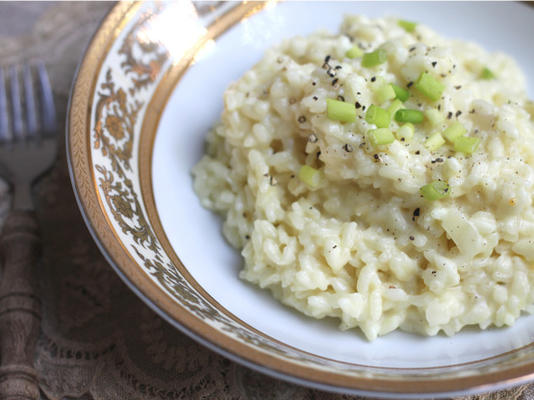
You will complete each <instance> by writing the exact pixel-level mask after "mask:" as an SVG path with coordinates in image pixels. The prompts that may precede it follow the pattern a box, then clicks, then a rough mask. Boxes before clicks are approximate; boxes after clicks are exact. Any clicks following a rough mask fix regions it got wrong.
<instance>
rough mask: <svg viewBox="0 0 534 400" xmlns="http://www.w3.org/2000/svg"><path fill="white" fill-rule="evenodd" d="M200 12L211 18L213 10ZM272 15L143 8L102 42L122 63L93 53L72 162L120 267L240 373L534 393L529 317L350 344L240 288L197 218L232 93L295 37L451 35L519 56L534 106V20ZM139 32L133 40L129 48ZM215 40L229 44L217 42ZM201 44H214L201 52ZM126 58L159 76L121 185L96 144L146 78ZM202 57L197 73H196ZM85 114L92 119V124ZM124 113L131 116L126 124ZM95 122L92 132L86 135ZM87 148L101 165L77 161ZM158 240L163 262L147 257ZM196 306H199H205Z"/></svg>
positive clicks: (477, 12) (500, 6) (232, 262)
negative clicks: (367, 28) (382, 21)
mask: <svg viewBox="0 0 534 400" xmlns="http://www.w3.org/2000/svg"><path fill="white" fill-rule="evenodd" d="M197 7H200V8H201V10H200V11H202V7H204V8H206V7H208V4H206V3H198V4H197ZM262 7H263V5H260V4H258V3H256V4H254V3H253V4H250V3H249V4H248V5H244V6H243V5H239V6H236V4H235V3H233V4H223V5H222V6H221V5H220V6H219V7H218V8H215V10H211V11H209V10H208V12H206V13H204V14H203V15H202V17H201V18H197V17H196V16H195V13H194V11H193V8H192V7H191V5H190V3H188V2H185V1H184V2H179V3H174V4H165V5H163V6H158V5H154V4H152V3H145V4H144V5H143V6H141V7H138V8H136V9H134V10H132V9H131V8H128V7H126V6H124V5H123V6H118V7H117V8H116V9H115V10H114V11H112V13H111V15H110V17H113V16H114V19H113V18H110V17H108V20H106V21H105V22H104V24H103V26H102V28H101V29H100V31H99V32H98V33H97V35H96V37H95V40H97V39H98V38H99V36H98V35H99V33H100V34H101V33H102V32H107V31H106V27H107V28H108V31H115V32H117V31H118V36H117V37H116V38H114V39H113V41H112V42H111V44H110V45H109V49H105V46H103V45H100V46H98V47H96V48H95V46H94V45H95V42H93V44H92V46H93V47H92V48H91V47H90V48H89V50H88V54H87V56H86V58H85V60H84V63H83V64H82V66H81V67H80V68H81V69H80V74H79V76H78V81H77V83H76V85H77V86H75V87H74V90H73V100H72V107H71V110H70V115H69V118H70V119H69V124H70V132H69V134H70V142H69V146H70V147H69V151H70V162H71V167H72V173H73V181H74V186H75V189H76V191H77V194H78V197H79V200H80V205H81V208H82V211H84V213H85V215H86V218H87V220H88V224H89V226H90V228H91V229H92V231H93V233H94V235H95V238H96V240H97V242H99V244H100V245H101V248H102V249H103V251H104V253H105V254H106V255H107V256H108V259H109V260H110V262H111V264H112V265H114V266H115V268H116V269H117V270H118V271H119V273H120V275H121V276H122V277H123V278H124V279H125V281H127V282H128V283H129V284H130V286H132V287H133V288H134V290H135V291H136V292H137V293H138V294H139V295H140V296H141V297H142V298H143V299H144V300H145V301H146V302H147V303H149V304H151V305H152V306H153V307H154V308H155V309H156V310H157V311H158V312H159V313H161V314H162V315H164V316H165V317H166V318H167V319H168V320H170V321H171V322H172V323H173V324H175V325H176V326H179V327H181V328H182V329H185V330H186V331H187V332H188V333H189V334H191V335H192V336H194V337H196V338H197V339H198V340H200V341H202V342H203V343H205V344H208V345H210V346H211V347H213V348H214V349H216V350H218V351H221V352H224V353H225V354H226V355H229V356H231V357H232V358H234V359H238V360H240V361H241V362H244V363H245V364H247V365H250V366H253V367H254V366H255V367H256V368H258V369H260V370H262V371H265V372H268V373H271V374H275V375H277V376H282V377H284V378H287V379H291V380H293V381H298V382H302V383H307V384H311V385H314V386H319V387H321V388H326V389H331V390H341V391H347V392H352V393H362V392H365V393H375V394H377V393H381V394H382V395H393V394H394V393H396V395H399V394H401V393H402V394H404V395H406V396H411V397H413V396H414V394H420V395H424V396H428V395H429V394H431V393H434V394H437V395H446V394H448V393H451V392H455V393H467V392H474V391H480V390H488V389H489V388H490V386H487V385H491V387H492V388H494V389H496V388H499V387H502V386H505V385H509V384H512V383H514V382H518V381H519V380H526V379H527V378H529V375H530V374H532V373H534V363H533V362H532V360H531V358H532V356H533V355H534V354H533V351H532V350H533V348H532V347H533V346H532V343H533V342H534V316H523V317H521V318H520V319H519V320H518V321H517V323H516V324H515V325H514V326H513V327H512V328H507V329H489V330H487V331H480V330H478V329H468V330H464V331H462V332H461V333H459V334H457V335H455V336H454V337H446V336H436V337H431V338H425V337H421V336H417V335H412V334H407V333H403V332H395V333H393V334H390V335H387V336H386V337H383V338H379V339H378V340H376V341H374V342H372V343H369V342H367V341H366V340H365V339H364V338H363V336H362V335H361V334H360V333H359V331H357V330H350V331H345V332H341V331H339V330H338V329H337V327H336V326H337V323H336V322H335V321H333V320H322V321H317V320H314V319H311V318H307V317H305V316H302V315H301V314H299V313H296V312H294V311H293V310H291V309H289V308H287V307H284V306H283V305H281V304H280V303H278V302H277V301H275V300H273V299H272V298H271V296H270V295H269V294H268V293H267V292H265V291H262V290H260V289H258V288H256V287H253V286H251V285H249V284H247V283H245V282H243V281H241V280H240V279H238V277H237V275H238V271H239V269H240V268H241V265H242V259H241V256H240V255H239V253H238V251H236V250H234V249H233V248H231V247H230V246H229V245H228V244H227V242H226V241H225V240H224V238H223V236H222V233H221V220H220V219H219V218H218V217H217V216H215V215H214V214H213V213H211V212H209V211H207V210H205V209H203V208H202V207H201V206H200V203H199V201H198V198H197V197H196V195H195V193H194V192H193V190H192V180H191V175H190V171H191V168H192V167H193V165H195V163H196V162H197V161H198V160H199V159H200V157H201V156H202V153H203V142H204V138H205V136H206V133H207V131H208V130H209V129H210V128H211V126H212V125H213V124H214V123H216V122H217V120H218V119H219V117H220V113H221V112H222V106H223V103H222V95H223V92H224V90H225V88H226V87H227V86H228V84H229V83H230V82H232V81H234V80H236V79H238V78H239V77H240V76H241V75H242V74H243V73H244V72H245V71H246V70H248V69H249V68H250V67H252V66H253V65H254V64H255V63H256V62H257V61H259V60H260V58H261V57H262V54H263V52H264V51H265V50H266V49H267V48H268V47H270V46H271V45H274V44H276V43H278V42H280V41H281V40H282V39H284V38H287V37H290V36H294V35H298V34H300V35H305V34H308V33H311V32H313V31H315V30H317V29H322V28H326V29H328V30H330V31H332V32H337V30H338V27H339V25H340V23H341V21H342V17H343V15H344V14H347V13H353V14H365V15H368V16H372V17H380V16H386V15H394V16H399V17H402V18H405V19H409V20H416V21H420V22H424V23H425V24H426V25H428V26H430V27H431V28H434V29H435V30H436V31H438V32H440V33H441V34H442V35H444V36H447V37H450V38H459V39H464V40H470V41H476V42H478V43H479V44H481V45H482V46H483V47H485V48H486V49H488V50H490V51H503V52H506V53H508V54H510V55H511V56H513V57H514V58H515V59H516V60H517V61H518V62H519V64H520V66H521V67H522V68H523V70H524V71H525V74H526V75H527V78H531V77H532V78H531V79H528V82H529V86H528V90H529V93H530V95H531V97H532V95H533V94H534V71H533V70H532V67H531V66H532V65H534V52H533V51H531V50H530V49H531V48H532V46H531V43H530V41H531V38H532V37H534V24H533V23H532V21H534V8H531V7H528V6H527V5H524V4H521V3H458V2H454V3H442V2H432V3H417V2H414V3H402V2H391V3H390V2H368V3H362V2H358V3H352V2H313V3H304V2H284V3H280V4H275V3H270V4H268V5H267V6H266V7H265V8H264V9H263V10H261V11H260V10H259V9H260V8H262ZM245 8H246V9H245ZM254 8H257V9H254ZM240 10H241V11H240ZM225 13H226V14H225ZM247 13H249V14H247ZM147 15H150V17H147ZM121 21H122V23H123V26H122V27H121V28H120V29H118V28H117V26H118V25H120V22H121ZM143 21H144V22H143ZM213 21H215V22H213ZM236 22H237V23H236ZM112 23H114V24H115V25H112ZM233 23H236V24H235V25H233V26H232V24H233ZM136 24H137V25H138V26H137V28H135V27H136ZM203 26H208V28H207V29H203V28H202V27H203ZM133 28H135V29H137V30H136V31H135V32H136V33H135V35H134V38H133V39H128V38H129V37H130V36H131V29H133ZM223 32H224V33H223ZM108 33H109V32H108ZM218 33H219V34H220V35H218ZM128 35H130V36H128ZM210 35H212V36H217V37H216V38H215V40H208V39H210ZM195 38H198V39H199V40H201V41H203V42H202V43H200V44H199V46H198V49H196V50H195V51H192V52H190V53H188V49H190V47H191V45H192V44H194V43H195V41H194V40H193V39H195ZM108 40H109V39H108ZM129 40H130V41H129ZM102 41H104V39H102ZM143 41H147V42H150V43H156V44H157V45H158V46H160V47H161V48H163V50H161V51H162V52H166V54H167V58H165V59H164V60H159V61H158V58H157V57H156V56H155V55H157V54H158V52H157V51H154V52H152V53H150V52H149V53H148V54H145V52H144V51H143V48H142V46H139V43H143ZM124 43H132V45H131V48H132V51H131V54H133V56H132V57H133V58H134V59H138V60H140V61H138V62H137V64H135V63H133V64H134V65H139V64H143V63H144V64H146V65H150V60H152V59H156V60H157V62H156V66H157V68H153V70H151V71H152V76H153V79H152V80H150V79H149V81H150V82H148V83H147V84H146V85H144V86H142V87H141V88H138V89H133V92H132V94H131V95H129V94H127V95H126V97H127V100H128V101H130V102H131V104H135V101H138V102H139V103H142V105H141V106H140V107H139V111H138V114H137V117H136V120H135V122H134V123H133V124H132V128H131V135H132V138H131V145H132V152H131V154H130V155H129V157H127V158H128V165H129V166H130V167H131V170H130V171H128V170H127V168H124V171H123V174H124V176H122V175H121V174H120V173H117V172H113V170H112V162H111V160H110V157H109V153H108V154H107V155H104V154H102V149H101V148H97V149H95V148H94V146H95V143H97V141H95V140H96V138H95V137H94V136H95V135H93V136H91V132H94V129H95V127H97V126H98V121H101V122H102V123H103V125H105V124H104V122H105V121H106V118H107V115H108V114H110V115H112V114H113V113H114V111H113V109H112V107H111V103H109V104H107V105H105V106H103V108H101V109H100V110H99V108H98V104H102V101H101V102H100V103H99V100H101V99H102V95H101V93H102V83H103V82H104V81H105V79H106V72H107V70H108V69H111V71H113V76H112V77H111V81H112V82H113V83H114V85H115V86H116V88H118V87H124V92H125V93H129V92H128V90H131V88H132V87H135V83H134V79H133V78H135V77H136V75H135V73H132V71H136V70H135V69H130V70H129V71H128V69H127V68H124V67H123V66H121V62H123V61H124V59H125V53H121V51H120V49H121V48H124V46H125V45H124ZM97 50H98V51H97ZM184 52H185V53H184ZM97 53H98V54H100V55H101V57H102V58H103V63H102V65H100V66H99V65H97V63H95V62H91V61H94V57H96V55H97ZM192 56H194V62H193V63H192V65H191V66H189V67H187V60H188V59H189V58H190V57H192ZM151 57H152V58H151ZM89 58H91V59H89ZM160 61H161V62H160ZM131 63H132V62H130V64H131ZM158 63H159V64H158ZM89 64H90V65H89ZM84 67H87V68H86V69H85V70H84ZM149 70H150V68H149ZM156 70H157V71H156ZM182 73H183V76H181V74H182ZM91 74H92V75H91ZM138 75H139V74H138ZM148 75H150V74H148ZM139 76H141V75H139ZM91 78H92V79H93V80H94V85H93V87H92V89H91V90H88V91H86V93H82V89H81V85H82V84H83V83H84V80H85V81H90V80H91ZM85 83H86V84H88V83H87V82H85ZM98 88H100V94H99V90H98ZM77 89H78V92H77ZM76 96H78V97H76ZM117 99H118V96H115V100H117ZM82 100H84V101H85V102H86V104H92V108H91V110H92V111H91V113H90V114H89V115H87V111H86V112H85V113H84V109H83V102H82ZM76 101H78V102H76ZM117 101H118V100H117ZM106 107H108V108H106ZM134 108H135V107H134ZM130 111H131V110H129V111H128V112H127V113H126V114H128V115H131V112H130ZM119 114H120V113H119ZM126 114H125V113H123V114H121V115H119V117H120V118H122V120H125V119H127V117H128V115H126ZM83 117H88V120H89V121H88V122H86V123H85V124H84V123H83V121H82V120H83ZM76 123H77V124H78V125H76ZM123 126H126V125H123ZM110 129H111V130H113V129H114V128H113V127H111V125H110ZM110 129H107V132H106V128H103V130H102V135H103V137H107V138H110V141H111V142H114V141H115V142H116V143H117V145H118V146H119V147H120V146H122V147H121V148H122V149H124V143H126V142H127V141H128V139H124V138H122V139H117V135H115V137H113V135H111V134H110V132H109V131H110ZM119 136H120V135H119ZM154 137H155V138H154ZM84 146H85V147H87V146H90V150H89V149H86V153H84V154H80V153H81V150H80V149H81V147H84ZM88 155H90V159H89V160H86V159H87V158H89V157H87V156H88ZM84 157H85V158H84ZM119 158H120V157H119ZM84 162H85V164H84ZM76 163H79V164H83V165H82V166H81V167H80V166H77V165H76ZM119 164H120V165H123V164H124V161H123V160H121V161H120V162H119ZM97 165H100V166H102V165H103V166H107V170H108V171H109V174H110V175H109V176H112V177H114V182H117V181H122V182H124V180H125V179H130V180H131V182H132V186H131V189H129V190H127V191H126V192H125V193H122V194H120V196H119V197H123V198H126V199H128V200H131V201H129V202H128V204H130V207H132V209H133V208H135V207H136V206H135V204H136V203H135V201H134V200H133V199H134V198H135V199H136V200H137V201H138V202H139V206H138V207H137V210H138V213H136V212H134V213H133V216H132V217H131V218H125V215H126V216H127V217H128V215H130V212H129V211H128V206H125V205H124V204H122V205H121V203H120V201H119V200H110V198H111V197H112V196H113V195H114V194H115V195H116V194H118V193H119V192H118V191H117V190H115V191H113V190H112V191H111V192H110V191H109V185H108V186H105V183H101V182H102V179H103V177H105V176H107V175H106V174H104V173H102V172H101V169H100V170H99V169H97V168H96V166H97ZM124 165H125V164H124ZM93 182H96V185H92V183H93ZM99 182H100V183H99ZM84 185H85V186H87V187H86V188H85V189H84V188H83V187H84ZM91 185H92V186H91ZM106 187H107V188H108V189H106ZM103 188H104V189H103ZM123 188H124V186H123ZM106 190H107V191H106ZM91 199H92V200H91ZM92 207H93V208H96V210H92V209H91V208H92ZM117 214H119V216H117ZM121 215H122V216H121ZM120 221H123V222H124V221H127V222H128V223H127V224H126V225H128V226H130V227H134V228H135V227H139V226H143V224H145V225H146V226H148V227H149V228H150V229H151V230H152V231H153V232H154V235H153V237H150V238H149V239H147V240H146V241H144V242H142V244H144V245H141V246H140V245H139V243H136V242H135V237H136V234H135V233H133V232H132V230H128V229H126V230H123V226H121V224H120ZM133 231H134V232H137V231H136V230H135V229H133ZM138 231H139V232H140V231H142V230H138ZM139 232H138V233H139ZM145 239H146V237H145ZM151 241H153V242H154V243H155V246H156V247H157V248H159V250H157V251H152V250H150V248H149V247H150V244H151V243H152V242H151ZM119 248H121V249H122V252H121V251H119ZM139 254H141V256H139ZM146 260H151V261H154V260H155V261H158V262H159V264H161V265H162V266H161V267H159V266H158V263H156V262H153V263H152V264H151V265H150V263H149V264H147V263H146ZM180 262H181V263H180ZM175 267H176V268H175ZM178 281H179V282H180V283H179V285H178V284H177V283H176V282H178ZM176 286H180V288H181V289H180V290H177V287H176ZM185 288H186V289H185ZM188 296H193V297H198V298H200V299H201V300H198V299H197V300H198V302H197V303H195V302H193V303H194V304H196V305H194V306H192V304H191V301H190V299H188ZM204 303H206V304H204ZM199 308H200V309H201V310H200V311H199ZM214 313H215V314H217V317H214ZM229 321H231V322H229Z"/></svg>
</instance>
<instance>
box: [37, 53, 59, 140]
mask: <svg viewBox="0 0 534 400" xmlns="http://www.w3.org/2000/svg"><path fill="white" fill-rule="evenodd" d="M37 74H38V77H39V86H40V88H41V109H42V114H41V115H42V120H43V133H44V134H45V135H46V134H48V135H50V134H54V133H56V108H55V106H54V96H53V94H52V88H51V87H50V80H49V79H48V74H47V73H46V68H45V66H44V64H43V62H42V61H40V62H39V63H37Z"/></svg>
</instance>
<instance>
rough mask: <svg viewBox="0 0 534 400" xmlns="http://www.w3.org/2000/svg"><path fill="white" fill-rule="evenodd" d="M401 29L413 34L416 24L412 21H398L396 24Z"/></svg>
mask: <svg viewBox="0 0 534 400" xmlns="http://www.w3.org/2000/svg"><path fill="white" fill-rule="evenodd" d="M397 23H398V24H399V26H400V27H401V28H403V29H404V30H405V31H406V32H413V31H415V27H416V26H417V23H416V22H412V21H406V20H403V19H399V21H398V22H397Z"/></svg>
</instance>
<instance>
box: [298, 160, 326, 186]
mask: <svg viewBox="0 0 534 400" xmlns="http://www.w3.org/2000/svg"><path fill="white" fill-rule="evenodd" d="M298 177H299V179H300V180H301V181H302V182H304V183H305V184H306V185H308V186H309V187H310V188H312V189H316V188H317V187H318V186H319V184H320V183H321V171H319V170H318V169H315V168H313V167H310V166H309V165H303V166H302V167H300V170H299V174H298Z"/></svg>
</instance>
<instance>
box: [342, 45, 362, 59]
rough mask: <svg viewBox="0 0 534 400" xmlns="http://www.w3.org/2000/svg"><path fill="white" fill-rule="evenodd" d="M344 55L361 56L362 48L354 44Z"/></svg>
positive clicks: (349, 56) (350, 56)
mask: <svg viewBox="0 0 534 400" xmlns="http://www.w3.org/2000/svg"><path fill="white" fill-rule="evenodd" d="M345 56H346V57H348V58H357V57H361V56H363V50H362V49H360V48H359V47H358V46H354V47H353V48H352V49H349V50H347V52H346V53H345Z"/></svg>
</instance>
